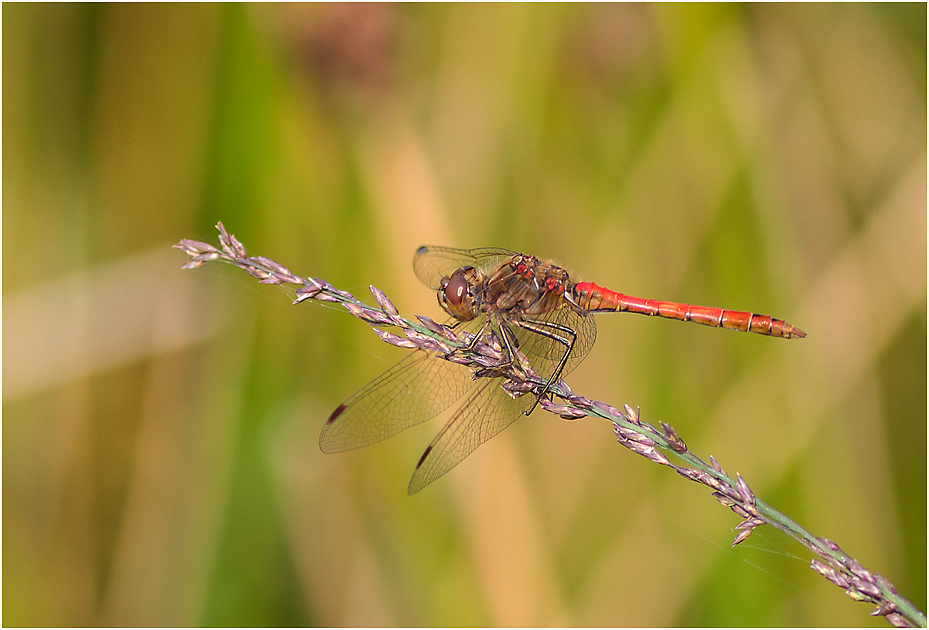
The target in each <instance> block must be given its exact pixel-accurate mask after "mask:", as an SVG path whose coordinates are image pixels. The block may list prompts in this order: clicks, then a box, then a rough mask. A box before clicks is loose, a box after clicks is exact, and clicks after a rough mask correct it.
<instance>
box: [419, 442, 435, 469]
mask: <svg viewBox="0 0 929 630" xmlns="http://www.w3.org/2000/svg"><path fill="white" fill-rule="evenodd" d="M431 452H432V445H431V444H430V445H429V446H427V447H426V451H425V452H424V453H423V456H422V457H420V458H419V463H417V464H416V470H419V467H420V466H422V465H423V462H424V461H426V458H427V457H428V456H429V453H431Z"/></svg>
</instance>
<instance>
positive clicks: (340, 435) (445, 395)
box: [319, 351, 471, 453]
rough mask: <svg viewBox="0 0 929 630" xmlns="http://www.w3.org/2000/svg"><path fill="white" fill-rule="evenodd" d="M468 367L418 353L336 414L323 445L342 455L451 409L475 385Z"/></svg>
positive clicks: (325, 431) (323, 435)
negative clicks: (344, 452)
mask: <svg viewBox="0 0 929 630" xmlns="http://www.w3.org/2000/svg"><path fill="white" fill-rule="evenodd" d="M470 376H471V373H470V371H469V370H467V369H466V368H464V367H462V366H460V365H457V364H455V363H451V362H449V361H445V360H443V359H442V358H441V357H435V356H432V355H430V354H429V353H427V352H424V351H415V352H413V353H412V354H410V355H409V356H408V357H406V358H405V359H403V360H402V361H400V362H399V363H397V364H396V365H394V366H393V367H391V368H390V369H389V370H387V371H386V372H384V373H383V374H381V375H380V376H378V377H377V378H376V379H374V380H373V381H371V382H370V383H368V384H367V385H365V386H364V387H363V388H362V389H361V390H359V391H358V392H357V393H356V394H354V395H353V396H352V397H351V398H349V399H348V400H346V401H345V402H344V403H342V404H341V405H339V407H338V408H337V409H336V410H335V411H334V412H332V415H331V416H329V420H327V421H326V425H325V426H324V427H323V430H322V433H320V435H319V448H320V449H321V450H322V451H323V452H324V453H340V452H342V451H349V450H352V449H355V448H361V447H362V446H367V445H369V444H374V443H376V442H380V441H381V440H386V439H387V438H389V437H391V436H393V435H396V434H397V433H400V432H401V431H403V430H404V429H408V428H410V427H412V426H415V425H417V424H419V423H421V422H425V421H426V420H428V419H429V418H432V417H433V416H435V415H437V414H439V413H441V412H442V411H444V410H445V409H448V407H449V406H451V405H452V403H454V402H455V401H456V400H458V399H459V398H460V397H461V396H462V394H464V392H465V391H466V390H467V389H468V387H470V386H471V380H470Z"/></svg>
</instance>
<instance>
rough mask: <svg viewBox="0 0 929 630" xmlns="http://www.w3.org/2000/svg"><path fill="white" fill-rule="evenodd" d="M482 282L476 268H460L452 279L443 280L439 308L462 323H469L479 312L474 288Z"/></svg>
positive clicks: (439, 293)
mask: <svg viewBox="0 0 929 630" xmlns="http://www.w3.org/2000/svg"><path fill="white" fill-rule="evenodd" d="M479 282H480V276H479V275H478V271H477V270H476V269H475V268H474V267H460V268H459V269H456V270H455V272H454V273H453V274H452V275H451V277H450V278H442V281H441V288H440V289H439V290H438V292H437V293H438V295H437V296H438V298H439V306H441V307H442V308H443V309H444V310H445V312H446V313H448V314H449V315H451V316H452V317H454V318H455V319H457V320H458V321H460V322H469V321H471V320H472V319H474V318H475V317H477V314H478V312H479V309H478V305H477V301H476V300H475V299H474V288H475V287H476V286H477V285H478V283H479Z"/></svg>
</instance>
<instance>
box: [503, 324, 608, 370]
mask: <svg viewBox="0 0 929 630" xmlns="http://www.w3.org/2000/svg"><path fill="white" fill-rule="evenodd" d="M528 324H529V325H531V326H532V328H533V329H532V330H529V329H526V328H522V327H519V326H516V325H513V324H510V325H509V329H510V330H511V331H513V332H514V333H515V334H516V339H517V341H518V343H519V349H520V350H522V352H523V353H524V354H525V355H526V357H527V358H528V359H529V362H530V363H532V366H533V367H534V368H535V370H536V371H537V372H538V373H539V375H540V376H542V377H543V378H546V379H547V378H549V377H551V375H552V372H553V371H554V370H555V368H556V367H557V366H558V363H559V362H560V361H561V358H562V357H563V356H564V353H565V352H566V351H567V347H566V346H565V345H564V344H562V343H560V342H559V341H557V340H556V339H554V338H553V336H557V337H559V338H561V339H566V340H568V341H570V335H568V334H567V333H566V332H565V329H570V330H571V331H573V332H574V337H575V340H574V347H573V348H572V349H571V354H570V356H569V357H568V360H567V362H566V363H565V366H564V370H563V371H562V372H561V376H565V375H566V374H568V373H569V372H571V370H573V369H574V368H576V367H577V366H578V365H579V364H580V362H581V361H583V360H584V357H586V356H587V353H588V352H590V349H591V348H592V347H593V345H594V341H595V340H596V338H597V324H596V322H595V321H594V316H593V315H591V314H590V313H587V312H580V313H579V312H577V311H575V310H574V309H572V308H570V307H569V306H564V307H562V308H559V309H556V310H554V311H551V312H549V313H546V314H545V315H543V316H540V317H533V318H531V319H529V320H528ZM538 331H542V332H538ZM543 332H544V333H548V334H542V333H543Z"/></svg>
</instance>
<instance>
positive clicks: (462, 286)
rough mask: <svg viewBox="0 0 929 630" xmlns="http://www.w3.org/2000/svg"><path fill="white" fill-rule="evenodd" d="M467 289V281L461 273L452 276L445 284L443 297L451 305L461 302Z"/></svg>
mask: <svg viewBox="0 0 929 630" xmlns="http://www.w3.org/2000/svg"><path fill="white" fill-rule="evenodd" d="M467 290H468V281H467V280H465V278H464V276H462V275H455V276H452V279H451V280H449V281H448V284H447V285H445V299H446V300H448V303H449V304H451V305H452V306H458V305H459V304H461V300H462V298H464V295H465V293H466V292H467Z"/></svg>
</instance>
